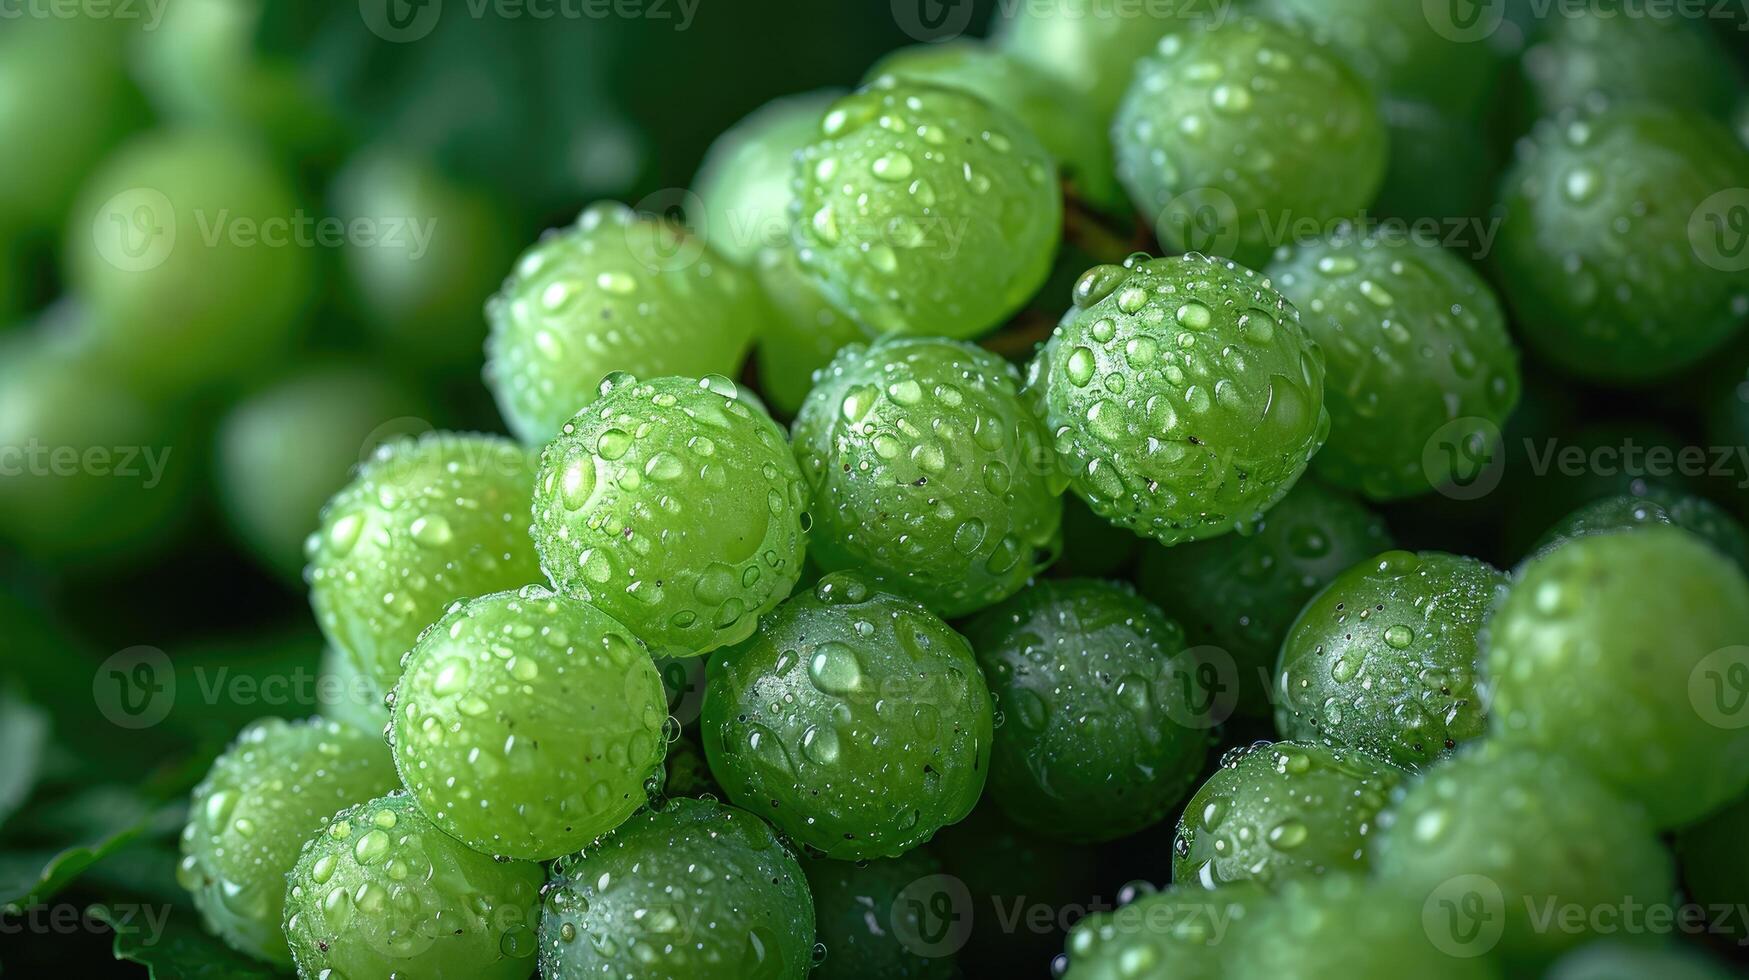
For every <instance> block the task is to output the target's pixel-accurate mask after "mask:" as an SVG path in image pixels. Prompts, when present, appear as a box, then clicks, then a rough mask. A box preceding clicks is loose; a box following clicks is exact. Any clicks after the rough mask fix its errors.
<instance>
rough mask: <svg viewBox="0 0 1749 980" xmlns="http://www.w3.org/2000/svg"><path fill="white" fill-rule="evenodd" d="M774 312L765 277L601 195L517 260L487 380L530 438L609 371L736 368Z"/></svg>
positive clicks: (692, 372) (496, 322)
mask: <svg viewBox="0 0 1749 980" xmlns="http://www.w3.org/2000/svg"><path fill="white" fill-rule="evenodd" d="M768 316H769V312H768V310H767V308H766V304H765V301H764V298H763V297H762V296H761V294H760V290H759V285H758V283H756V282H755V281H754V280H753V279H752V277H751V276H749V275H748V274H747V273H746V272H745V271H743V270H742V269H740V268H739V267H737V266H736V265H735V264H734V263H732V262H730V261H728V260H726V259H724V258H722V257H721V256H719V255H717V253H716V251H715V250H714V249H712V248H711V247H710V245H709V244H708V243H706V242H705V241H703V240H701V239H699V238H697V237H696V236H694V235H692V234H691V233H690V232H688V231H687V230H686V229H684V228H681V227H678V226H676V225H673V224H670V223H668V222H666V221H661V220H657V219H655V218H653V217H650V216H645V215H640V214H638V213H635V212H633V211H632V210H631V209H630V208H628V207H626V206H625V205H623V204H618V203H615V202H610V201H602V202H597V203H595V204H591V205H590V206H589V207H587V208H585V209H584V210H583V212H582V214H581V215H580V216H579V217H578V218H577V221H576V223H575V224H574V225H572V226H571V227H569V228H566V229H563V230H560V231H555V232H549V233H548V234H547V235H545V236H544V237H543V238H542V239H541V240H540V241H539V242H537V243H536V244H535V245H534V246H533V247H532V248H530V249H529V250H528V251H527V252H524V253H523V254H522V257H521V258H519V259H517V260H516V265H515V267H514V269H512V271H511V274H510V278H509V279H507V280H506V281H505V283H504V287H503V288H502V289H501V290H499V292H498V293H497V294H496V295H494V296H493V297H492V298H491V299H490V300H488V301H487V303H486V319H487V320H488V322H489V323H490V325H491V332H490V334H489V335H488V337H487V340H486V384H487V387H489V388H491V389H492V394H493V397H494V398H496V399H497V401H498V408H499V411H500V412H502V413H503V415H504V420H505V422H506V423H508V424H509V426H510V431H511V432H512V433H514V434H515V435H516V437H517V438H518V439H520V440H522V441H523V442H524V443H527V444H528V445H531V446H539V445H542V444H544V443H546V442H548V441H549V440H551V439H552V438H553V437H554V436H555V435H557V434H558V432H559V428H560V427H561V426H562V425H564V424H565V420H566V419H569V418H570V417H571V416H573V415H575V414H576V413H577V412H578V411H579V410H581V409H583V408H585V407H586V406H588V405H589V404H590V403H591V402H593V401H594V400H595V399H596V398H597V397H598V396H599V390H598V389H599V383H600V381H601V380H602V379H603V378H604V377H606V376H607V375H608V374H610V373H613V372H615V371H625V372H629V373H633V374H639V375H643V376H645V377H657V376H664V375H686V376H691V377H696V376H700V375H706V374H723V375H733V374H735V373H736V372H737V370H738V369H739V367H740V365H741V361H742V359H743V358H744V357H745V356H746V353H747V349H748V347H750V346H751V345H752V340H753V335H754V332H755V331H756V330H758V329H759V327H760V326H761V324H763V323H764V322H765V321H766V319H767V318H768Z"/></svg>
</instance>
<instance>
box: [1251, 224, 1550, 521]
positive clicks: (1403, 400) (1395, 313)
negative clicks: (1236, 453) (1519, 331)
mask: <svg viewBox="0 0 1749 980" xmlns="http://www.w3.org/2000/svg"><path fill="white" fill-rule="evenodd" d="M1266 273H1267V275H1268V276H1269V277H1270V279H1271V280H1272V281H1273V282H1274V283H1275V286H1276V288H1277V289H1279V290H1281V294H1282V295H1283V296H1286V297H1287V298H1288V301H1289V302H1291V303H1293V304H1294V306H1295V307H1297V308H1298V309H1299V311H1300V317H1301V319H1300V322H1301V323H1302V324H1303V325H1304V326H1305V329H1306V333H1308V334H1310V335H1311V337H1312V339H1313V340H1315V341H1317V343H1318V345H1319V346H1320V347H1321V348H1323V351H1324V360H1325V364H1326V365H1327V368H1328V371H1329V374H1328V376H1327V378H1326V383H1325V385H1324V395H1325V397H1324V403H1325V405H1326V406H1327V407H1328V408H1329V410H1330V441H1329V442H1328V443H1326V444H1325V445H1324V448H1323V450H1322V451H1321V452H1319V454H1318V458H1317V460H1316V461H1315V462H1314V463H1313V466H1314V468H1315V469H1316V470H1317V472H1318V473H1319V475H1321V476H1323V477H1324V478H1325V479H1328V480H1329V481H1330V482H1332V483H1334V484H1336V485H1337V486H1341V487H1346V488H1348V489H1351V490H1358V491H1360V492H1362V493H1364V494H1366V495H1367V496H1368V497H1371V498H1372V499H1374V500H1394V499H1398V498H1401V497H1410V496H1416V495H1419V494H1424V493H1428V492H1430V491H1432V490H1434V489H1436V488H1438V487H1441V486H1444V485H1446V484H1447V483H1449V482H1450V481H1451V480H1452V479H1453V478H1454V477H1455V476H1457V475H1458V474H1455V473H1454V472H1453V467H1454V466H1455V465H1456V462H1455V460H1454V459H1453V458H1452V457H1451V456H1442V455H1440V454H1439V453H1437V452H1435V451H1433V450H1435V449H1436V448H1437V446H1438V444H1439V441H1441V440H1449V441H1450V443H1451V444H1453V445H1469V446H1478V445H1479V446H1483V447H1486V451H1487V452H1489V453H1492V452H1493V450H1494V449H1496V448H1497V447H1498V442H1499V439H1500V434H1499V433H1500V426H1502V425H1504V424H1505V422H1506V418H1507V416H1508V415H1510V414H1511V412H1512V409H1513V407H1514V406H1516V405H1517V404H1518V394H1519V388H1520V382H1519V376H1518V351H1517V350H1516V349H1515V348H1514V347H1513V345H1512V339H1511V338H1510V337H1509V336H1507V333H1506V318H1505V316H1504V314H1502V313H1501V311H1500V302H1499V300H1498V299H1496V298H1495V296H1494V291H1493V290H1492V289H1490V288H1489V287H1488V284H1487V283H1486V282H1485V281H1483V279H1482V277H1481V276H1479V275H1477V274H1476V272H1475V270H1473V269H1471V268H1470V267H1469V266H1468V265H1467V264H1465V263H1464V261H1463V260H1462V259H1460V258H1458V257H1457V256H1456V255H1454V254H1452V253H1451V252H1448V251H1446V250H1445V249H1443V248H1441V247H1439V246H1438V245H1436V244H1434V243H1433V242H1431V241H1428V240H1424V239H1405V238H1399V237H1395V236H1387V237H1382V238H1381V237H1375V236H1366V237H1359V236H1356V235H1354V234H1353V233H1351V232H1349V231H1346V230H1345V231H1342V232H1338V233H1337V234H1335V235H1332V236H1330V237H1327V238H1324V239H1320V240H1318V241H1314V242H1308V243H1306V244H1303V245H1301V246H1299V247H1297V248H1295V249H1293V250H1292V251H1286V250H1284V251H1283V253H1282V254H1280V255H1279V256H1277V258H1276V260H1275V262H1273V263H1272V264H1271V265H1270V266H1269V268H1268V270H1266Z"/></svg>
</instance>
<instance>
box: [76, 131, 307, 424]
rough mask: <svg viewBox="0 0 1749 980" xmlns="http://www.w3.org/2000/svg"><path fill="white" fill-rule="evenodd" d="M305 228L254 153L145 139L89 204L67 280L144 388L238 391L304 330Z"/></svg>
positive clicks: (235, 142)
mask: <svg viewBox="0 0 1749 980" xmlns="http://www.w3.org/2000/svg"><path fill="white" fill-rule="evenodd" d="M299 214H300V212H299V203H298V199H297V196H296V193H295V191H294V189H293V187H292V185H291V183H290V182H289V181H288V180H287V178H286V176H285V175H284V174H282V173H281V172H280V171H279V168H278V165H277V164H276V163H275V161H273V160H272V159H270V158H268V157H266V156H265V155H263V154H262V153H261V152H260V150H259V149H258V148H256V147H255V146H254V145H253V144H251V143H250V142H248V141H246V140H243V139H241V138H238V137H235V136H228V135H222V134H219V133H217V132H209V131H193V130H167V131H161V132H156V133H152V134H148V135H146V136H142V137H140V138H138V139H136V140H135V141H133V142H130V143H129V144H127V145H126V146H125V147H123V148H122V149H121V150H119V151H117V152H116V153H115V155H114V156H112V157H111V158H110V159H109V160H108V161H107V162H105V163H104V164H103V166H102V167H100V168H99V169H98V171H97V173H96V175H95V176H93V177H91V178H90V180H89V181H88V182H87V184H86V185H85V189H84V190H83V191H82V192H81V194H80V201H79V204H78V205H77V206H75V208H74V211H73V217H72V220H71V221H70V222H69V225H68V229H67V255H66V264H67V276H68V279H69V280H70V283H71V286H72V288H73V290H74V292H76V293H77V294H79V295H80V296H81V297H82V298H83V299H84V300H85V301H87V302H88V303H89V304H90V308H91V312H92V314H93V326H94V327H96V328H97V329H98V330H99V332H100V334H101V339H102V343H103V345H104V346H105V348H106V349H107V350H108V352H109V353H110V354H111V355H112V356H113V357H114V359H115V360H116V361H117V362H118V363H121V364H125V365H126V367H127V369H128V371H129V377H130V378H132V379H135V380H136V381H137V382H138V383H139V384H141V385H142V386H150V387H152V388H155V389H163V390H175V389H180V388H183V387H185V386H188V385H194V384H200V383H205V382H211V381H218V380H224V379H234V378H237V377H239V376H244V375H247V374H248V373H249V372H250V371H253V370H255V369H258V368H262V367H266V366H269V365H271V364H273V363H275V361H276V360H277V359H279V358H280V357H281V356H282V355H283V353H284V352H285V350H286V349H287V348H288V347H289V346H290V345H291V344H292V342H293V341H294V340H295V339H296V338H297V335H298V333H299V331H300V329H301V327H302V321H303V318H304V312H305V307H306V306H307V305H308V304H309V303H310V301H311V299H312V293H313V286H314V283H315V257H314V248H313V247H312V243H311V242H308V241H302V240H300V239H299V237H298V236H299V234H300V232H299V230H298V226H297V224H296V221H297V218H298V216H299Z"/></svg>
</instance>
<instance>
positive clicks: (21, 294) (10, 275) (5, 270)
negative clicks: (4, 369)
mask: <svg viewBox="0 0 1749 980" xmlns="http://www.w3.org/2000/svg"><path fill="white" fill-rule="evenodd" d="M17 244H18V243H17V239H16V238H14V236H13V233H12V232H10V231H8V230H7V229H5V228H0V333H5V332H6V331H7V330H9V329H10V328H11V327H12V326H13V322H12V321H13V319H14V318H15V317H17V316H18V315H19V314H21V313H23V312H24V306H25V303H26V299H25V293H26V292H27V287H26V285H25V269H24V266H25V260H24V256H23V254H22V253H23V250H22V249H20V248H18V247H17Z"/></svg>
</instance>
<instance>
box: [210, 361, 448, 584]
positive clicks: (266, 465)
mask: <svg viewBox="0 0 1749 980" xmlns="http://www.w3.org/2000/svg"><path fill="white" fill-rule="evenodd" d="M425 411H426V409H425V407H424V399H423V398H422V397H421V396H420V395H418V394H416V393H415V392H413V391H412V390H410V389H409V388H408V387H407V386H406V385H404V384H402V383H400V382H398V381H396V380H394V379H392V378H389V377H385V376H383V375H382V374H380V373H379V372H375V371H371V370H368V369H367V368H365V367H364V366H363V365H357V364H333V365H324V366H320V367H314V368H310V369H308V370H302V371H299V372H297V373H295V374H292V375H290V376H287V377H285V378H283V379H280V380H279V381H276V382H274V383H273V384H271V385H269V386H267V387H265V388H262V389H260V390H259V391H257V392H255V393H253V394H251V395H250V396H248V397H247V398H245V399H243V400H242V401H239V402H238V403H236V404H235V405H233V406H232V407H231V409H230V411H228V412H227V413H226V414H225V417H224V419H223V420H221V421H220V423H219V431H218V434H217V437H216V438H215V440H214V452H213V457H214V458H213V465H214V467H215V469H216V471H217V472H216V483H217V484H218V491H219V502H220V503H221V505H222V506H223V508H224V513H225V517H226V519H227V521H228V523H229V524H230V527H231V531H232V533H233V534H235V535H236V536H237V538H238V539H239V540H240V541H241V542H242V543H243V545H244V546H245V547H246V548H247V549H248V550H249V551H250V552H251V553H252V554H253V555H254V556H255V558H256V559H257V560H259V561H260V562H261V564H262V565H264V566H266V567H267V568H269V569H271V570H272V571H273V572H275V573H277V574H278V575H279V576H280V577H281V578H283V579H285V580H287V581H290V582H296V581H298V578H299V575H300V574H301V573H302V570H303V553H304V547H303V546H304V539H305V538H307V537H309V535H310V532H311V531H313V530H315V528H316V524H317V522H318V521H319V520H320V515H321V513H322V505H323V504H325V503H327V502H328V499H329V498H330V497H332V496H333V495H334V494H335V493H337V492H339V491H340V489H341V488H342V487H344V486H346V482H347V479H348V476H349V474H350V473H351V471H352V469H353V467H355V466H357V465H358V463H359V462H360V460H362V459H364V458H366V457H367V456H368V452H369V450H371V449H373V448H375V447H374V446H372V445H371V444H370V437H371V435H372V434H373V433H374V432H376V431H378V430H379V429H380V427H382V426H384V424H385V423H388V422H390V421H391V420H394V419H403V418H414V417H417V416H420V415H422V414H423V413H424V412H425Z"/></svg>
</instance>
